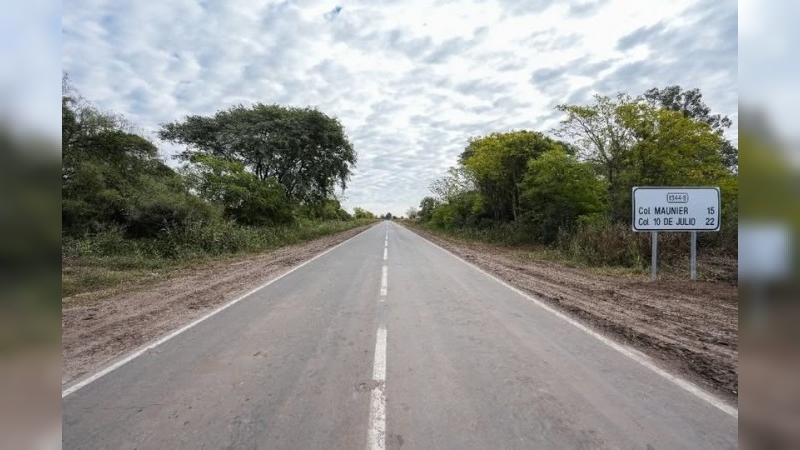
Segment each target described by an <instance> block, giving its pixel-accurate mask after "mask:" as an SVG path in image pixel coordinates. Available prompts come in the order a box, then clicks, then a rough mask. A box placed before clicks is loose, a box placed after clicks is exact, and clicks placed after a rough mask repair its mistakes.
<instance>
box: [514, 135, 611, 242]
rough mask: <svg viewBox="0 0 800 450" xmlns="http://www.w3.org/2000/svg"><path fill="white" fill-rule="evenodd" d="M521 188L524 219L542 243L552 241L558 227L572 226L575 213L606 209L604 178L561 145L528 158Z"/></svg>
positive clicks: (576, 215) (569, 227)
mask: <svg viewBox="0 0 800 450" xmlns="http://www.w3.org/2000/svg"><path fill="white" fill-rule="evenodd" d="M522 189H523V190H522V199H523V205H524V207H525V212H524V214H523V221H524V222H525V223H526V224H527V225H528V226H529V227H530V228H531V229H532V230H533V231H534V232H535V233H536V236H537V238H538V240H540V241H542V242H544V243H552V242H554V241H555V240H556V237H557V235H558V232H559V230H560V229H562V228H564V229H572V228H573V227H574V226H575V223H576V221H577V219H578V217H580V216H583V215H587V214H594V213H601V212H604V211H605V204H604V195H605V191H606V189H605V186H604V184H603V182H602V181H601V180H599V179H598V178H597V176H596V175H595V173H594V171H593V170H592V167H591V166H590V165H589V164H587V163H585V162H579V161H578V160H576V159H575V158H574V157H572V156H569V155H568V154H567V153H566V152H565V151H564V150H562V149H554V150H551V151H549V152H547V153H545V154H543V155H541V156H540V157H538V158H536V159H533V160H531V161H530V162H529V163H528V173H527V175H526V176H525V180H524V181H523V182H522Z"/></svg>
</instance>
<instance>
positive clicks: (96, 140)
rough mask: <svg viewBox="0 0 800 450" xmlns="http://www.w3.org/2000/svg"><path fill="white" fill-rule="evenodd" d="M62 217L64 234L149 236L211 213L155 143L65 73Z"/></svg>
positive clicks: (211, 209) (63, 79)
mask: <svg viewBox="0 0 800 450" xmlns="http://www.w3.org/2000/svg"><path fill="white" fill-rule="evenodd" d="M61 112H62V139H63V141H62V162H61V221H62V232H63V233H64V234H66V235H72V236H81V235H83V234H86V233H92V232H97V231H101V230H103V229H106V228H109V227H117V228H122V229H124V231H125V233H126V234H127V235H128V237H154V236H156V235H158V234H159V233H161V231H162V230H163V229H164V228H165V227H167V226H176V225H180V224H182V223H184V222H186V221H189V220H206V219H209V218H211V217H212V216H214V214H215V211H214V209H213V208H212V207H210V206H209V205H208V204H206V203H205V202H203V201H202V200H200V199H198V198H197V197H195V196H193V195H192V194H191V193H190V192H189V191H188V190H187V189H186V187H185V185H184V183H183V180H182V179H181V177H180V175H179V174H177V173H176V172H175V171H174V170H172V169H171V168H169V167H168V166H167V165H166V164H164V162H163V161H162V160H161V159H160V158H159V156H158V148H156V146H155V145H153V143H152V142H150V141H148V140H147V139H145V138H143V137H141V136H139V135H137V134H135V133H132V132H130V128H131V127H130V126H129V125H127V123H126V121H125V120H124V119H123V118H121V117H120V116H117V115H114V114H110V113H105V112H101V111H99V110H97V109H96V108H94V107H93V106H92V105H90V104H89V103H88V102H86V101H85V100H83V99H82V98H81V97H80V95H78V94H77V92H75V91H74V89H72V88H71V86H70V85H69V80H68V78H67V77H66V75H64V76H63V78H62V99H61Z"/></svg>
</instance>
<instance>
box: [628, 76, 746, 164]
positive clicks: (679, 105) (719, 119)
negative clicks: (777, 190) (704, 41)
mask: <svg viewBox="0 0 800 450" xmlns="http://www.w3.org/2000/svg"><path fill="white" fill-rule="evenodd" d="M644 98H645V99H646V100H647V102H648V103H649V104H650V105H651V106H654V107H657V108H665V109H669V110H671V111H677V112H679V113H681V114H683V115H684V116H685V117H688V118H690V119H692V120H696V121H698V122H702V123H705V124H706V125H708V126H709V127H710V128H711V130H712V131H714V132H715V133H717V134H718V135H719V136H720V146H721V149H720V153H721V155H722V160H723V163H724V164H725V165H726V166H727V167H728V168H729V169H731V170H733V171H738V168H739V149H737V148H736V147H734V145H733V144H732V143H731V142H730V141H729V140H728V139H726V138H724V137H723V133H724V132H725V130H727V129H729V128H730V127H731V125H732V124H733V122H732V121H731V119H730V118H728V117H727V116H722V115H720V114H711V108H709V107H708V105H706V103H705V102H704V101H703V94H702V93H700V90H699V89H690V90H683V88H681V87H680V86H667V87H665V88H663V89H658V88H653V89H650V90H648V91H646V92H645V93H644Z"/></svg>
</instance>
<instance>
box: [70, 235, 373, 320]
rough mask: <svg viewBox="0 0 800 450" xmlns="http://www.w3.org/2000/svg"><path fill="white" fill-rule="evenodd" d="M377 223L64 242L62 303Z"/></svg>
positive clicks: (146, 283) (82, 300)
mask: <svg viewBox="0 0 800 450" xmlns="http://www.w3.org/2000/svg"><path fill="white" fill-rule="evenodd" d="M374 222H375V220H372V219H359V220H350V221H314V222H312V221H304V222H298V223H297V224H294V225H292V226H285V227H271V228H266V227H261V228H255V227H252V228H250V227H240V226H236V225H232V224H216V225H212V226H206V225H199V224H197V225H191V226H189V227H187V228H188V229H181V230H166V231H165V233H164V236H163V237H162V238H160V239H157V240H156V239H150V240H131V239H125V238H124V236H123V234H122V233H121V232H120V231H118V230H110V231H107V232H103V233H99V234H97V235H94V236H87V237H85V238H81V239H69V238H64V239H62V243H61V244H62V245H61V251H62V253H61V255H62V257H61V298H62V302H63V301H64V299H66V298H70V300H69V302H70V304H71V305H75V304H82V303H86V302H91V301H93V300H94V299H95V298H96V297H102V296H105V295H109V294H111V293H118V292H122V291H127V290H131V289H134V288H140V287H142V286H148V285H152V284H155V283H157V282H159V281H161V280H164V279H167V278H170V276H172V275H173V274H175V273H176V272H179V271H183V270H191V269H200V268H203V267H207V266H208V265H210V264H212V263H214V262H218V261H223V260H234V259H239V258H242V257H244V256H247V255H253V254H257V253H261V252H264V251H268V250H272V249H276V248H279V247H283V246H287V245H291V244H297V243H301V242H306V241H310V240H313V239H316V238H320V237H323V236H327V235H331V234H336V233H339V232H343V231H347V230H350V229H353V228H357V227H361V226H365V225H369V224H371V223H374ZM76 296H79V297H80V298H77V297H76ZM72 297H75V298H72Z"/></svg>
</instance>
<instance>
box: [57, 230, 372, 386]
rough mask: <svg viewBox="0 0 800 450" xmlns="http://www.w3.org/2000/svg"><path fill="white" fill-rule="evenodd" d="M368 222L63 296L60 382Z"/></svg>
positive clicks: (176, 325) (231, 296) (346, 236)
mask: <svg viewBox="0 0 800 450" xmlns="http://www.w3.org/2000/svg"><path fill="white" fill-rule="evenodd" d="M370 226H372V225H367V226H363V227H359V228H354V229H351V230H348V231H344V232H341V233H337V234H333V235H330V236H325V237H322V238H319V239H315V240H313V241H309V242H304V243H302V244H296V245H290V246H286V247H282V248H279V249H275V250H272V251H269V252H267V253H262V254H260V255H255V256H246V257H243V258H237V259H235V260H225V261H217V262H214V263H211V264H210V265H207V266H205V267H203V268H200V269H187V270H181V271H177V272H176V273H174V274H170V277H169V279H167V280H165V281H162V282H159V283H157V284H155V285H152V286H145V287H142V288H141V289H132V290H127V291H126V292H111V293H109V294H108V295H107V296H104V297H101V298H96V295H92V300H91V301H86V300H85V297H86V296H82V295H81V296H74V297H72V298H71V297H67V298H65V299H63V300H62V310H61V330H62V340H61V356H62V373H61V382H62V384H64V383H68V382H70V381H73V380H75V379H77V378H79V377H81V376H82V375H84V374H86V373H88V372H90V371H92V370H94V369H97V368H99V367H100V366H103V365H104V364H107V363H108V362H110V361H111V360H113V359H115V358H117V357H120V356H122V355H124V354H126V353H129V352H130V351H132V350H134V349H136V348H138V347H141V346H142V345H144V344H146V343H148V342H150V341H153V340H155V339H157V338H158V337H159V336H163V335H165V334H167V333H169V332H170V331H171V330H174V329H176V328H179V327H180V326H182V325H184V324H186V323H189V322H191V321H192V320H194V319H196V318H198V317H200V316H202V315H203V314H206V313H207V312H209V311H210V310H212V309H214V308H215V307H217V306H219V305H221V304H223V303H225V302H227V301H229V300H233V299H235V298H236V297H238V296H240V295H242V294H244V293H246V292H248V291H249V290H251V289H253V288H254V287H256V286H259V285H260V284H263V283H265V282H267V281H269V280H270V279H272V278H275V277H277V276H279V275H281V274H282V273H284V272H286V271H288V270H289V269H291V268H292V267H294V266H296V265H297V264H300V263H301V262H303V261H305V260H307V259H309V258H312V257H313V256H315V255H317V254H318V253H320V252H322V251H324V250H326V249H328V248H330V247H333V246H334V245H336V244H339V243H341V242H343V241H345V240H347V239H349V238H351V237H353V236H355V235H357V234H359V233H360V232H362V231H364V230H365V229H367V228H369V227H370Z"/></svg>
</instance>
